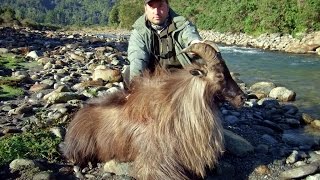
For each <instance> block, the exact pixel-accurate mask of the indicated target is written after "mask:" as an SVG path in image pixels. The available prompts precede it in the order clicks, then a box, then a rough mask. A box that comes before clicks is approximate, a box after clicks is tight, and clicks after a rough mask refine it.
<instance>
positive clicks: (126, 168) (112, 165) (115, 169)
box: [103, 160, 131, 175]
mask: <svg viewBox="0 0 320 180" xmlns="http://www.w3.org/2000/svg"><path fill="white" fill-rule="evenodd" d="M130 166H131V164H130V163H119V162H116V161H115V160H111V161H108V162H106V163H105V165H104V166H103V169H104V171H105V172H109V173H114V174H116V175H128V174H129V173H130Z"/></svg>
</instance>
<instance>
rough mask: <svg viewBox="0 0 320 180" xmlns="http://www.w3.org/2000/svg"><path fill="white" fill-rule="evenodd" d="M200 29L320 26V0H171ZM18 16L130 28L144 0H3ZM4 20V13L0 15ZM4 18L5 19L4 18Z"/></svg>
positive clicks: (297, 30)
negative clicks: (2, 15)
mask: <svg viewBox="0 0 320 180" xmlns="http://www.w3.org/2000/svg"><path fill="white" fill-rule="evenodd" d="M169 2H170V4H171V6H172V8H173V9H174V10H176V11H177V12H178V13H180V14H182V15H184V16H186V17H188V18H189V19H190V20H191V21H193V22H194V23H195V24H196V25H197V26H198V27H199V29H203V30H214V31H218V32H233V33H234V32H242V33H247V34H253V35H257V34H262V33H288V34H292V35H294V34H296V33H300V32H307V33H308V32H313V31H319V30H320V1H319V0H224V1H221V0H216V1H212V0H174V1H173V0H171V1H170V0H169ZM0 3H1V8H6V7H9V8H11V9H13V10H14V11H15V17H16V18H17V19H27V20H29V21H33V22H36V23H45V24H51V25H52V24H54V25H63V26H64V25H77V26H87V25H104V26H105V25H109V26H113V27H122V28H127V29H130V28H131V25H132V24H133V22H134V21H135V20H136V19H137V17H139V16H140V15H141V14H142V13H143V1H142V0H130V1H125V0H83V1H75V0H60V1H58V0H40V1H38V0H15V1H13V0H0ZM0 20H1V18H0ZM0 22H1V21H0Z"/></svg>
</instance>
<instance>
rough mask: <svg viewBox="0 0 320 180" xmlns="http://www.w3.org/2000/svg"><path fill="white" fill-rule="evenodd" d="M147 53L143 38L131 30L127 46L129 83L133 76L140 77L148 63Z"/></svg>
mask: <svg viewBox="0 0 320 180" xmlns="http://www.w3.org/2000/svg"><path fill="white" fill-rule="evenodd" d="M149 56H150V55H149V52H148V50H147V47H146V44H145V42H144V41H143V38H142V37H141V35H140V34H139V33H138V31H137V30H135V29H134V30H132V32H131V35H130V39H129V45H128V60H129V61H130V81H131V80H132V78H133V77H134V76H140V75H141V73H142V71H143V70H145V69H146V67H147V65H148V61H149Z"/></svg>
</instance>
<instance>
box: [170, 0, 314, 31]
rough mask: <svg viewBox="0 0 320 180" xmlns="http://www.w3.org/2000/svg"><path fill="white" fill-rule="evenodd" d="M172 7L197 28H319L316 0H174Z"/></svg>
mask: <svg viewBox="0 0 320 180" xmlns="http://www.w3.org/2000/svg"><path fill="white" fill-rule="evenodd" d="M171 6H172V8H173V9H174V10H176V11H177V12H178V13H180V14H182V15H184V16H186V17H188V18H189V19H190V20H191V21H193V22H194V23H196V25H197V26H198V28H200V29H209V30H215V31H219V32H245V33H248V34H261V33H275V32H280V33H291V34H294V33H297V32H305V31H317V30H320V1H319V0H305V1H297V0H280V1H279V0H225V1H211V0H197V1H191V0H188V1H186V0H184V1H182V0H175V1H172V2H171Z"/></svg>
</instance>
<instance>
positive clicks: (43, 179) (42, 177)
mask: <svg viewBox="0 0 320 180" xmlns="http://www.w3.org/2000/svg"><path fill="white" fill-rule="evenodd" d="M52 179H54V178H53V175H52V174H51V173H49V172H47V171H42V172H39V173H37V174H35V175H34V176H33V177H32V180H52Z"/></svg>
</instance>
